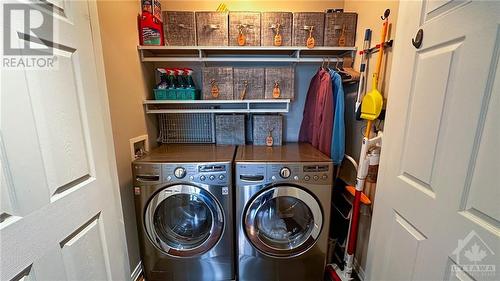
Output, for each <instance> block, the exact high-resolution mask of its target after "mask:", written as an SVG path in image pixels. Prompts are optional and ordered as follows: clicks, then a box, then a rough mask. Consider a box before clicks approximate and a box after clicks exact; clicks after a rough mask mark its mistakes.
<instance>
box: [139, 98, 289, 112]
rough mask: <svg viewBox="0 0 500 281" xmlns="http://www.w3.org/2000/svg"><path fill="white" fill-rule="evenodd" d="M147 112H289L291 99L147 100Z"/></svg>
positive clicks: (145, 103) (145, 104)
mask: <svg viewBox="0 0 500 281" xmlns="http://www.w3.org/2000/svg"><path fill="white" fill-rule="evenodd" d="M144 106H145V108H146V113H148V114H158V113H287V112H288V111H289V109H290V99H274V100H273V99H265V100H145V101H144Z"/></svg>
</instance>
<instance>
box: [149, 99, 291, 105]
mask: <svg viewBox="0 0 500 281" xmlns="http://www.w3.org/2000/svg"><path fill="white" fill-rule="evenodd" d="M143 103H144V104H179V105H182V104H199V103H201V104H221V103H229V104H248V103H251V104H267V103H290V99H275V100H272V99H265V100H145V101H144V102H143Z"/></svg>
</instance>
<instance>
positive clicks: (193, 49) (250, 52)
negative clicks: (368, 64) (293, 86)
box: [137, 45, 356, 63]
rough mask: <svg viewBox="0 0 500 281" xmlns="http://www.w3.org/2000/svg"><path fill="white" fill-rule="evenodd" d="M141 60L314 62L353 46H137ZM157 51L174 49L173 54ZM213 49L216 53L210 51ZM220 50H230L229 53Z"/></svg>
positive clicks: (352, 48)
mask: <svg viewBox="0 0 500 281" xmlns="http://www.w3.org/2000/svg"><path fill="white" fill-rule="evenodd" d="M137 49H138V50H139V52H140V56H141V61H143V62H255V61H259V62H282V63H309V62H312V63H315V62H322V61H323V58H324V57H331V61H333V62H336V61H339V60H342V59H341V58H338V57H337V56H339V55H345V54H348V53H351V56H354V54H355V52H356V47H315V48H312V49H309V48H307V47H300V46H284V47H264V46H255V47H249V46H247V47H235V46H140V45H139V46H137ZM159 51H178V52H177V53H175V52H172V53H168V52H162V53H160V52H159ZM211 51H216V52H217V53H216V54H214V53H211ZM220 51H228V52H231V53H229V54H224V53H220Z"/></svg>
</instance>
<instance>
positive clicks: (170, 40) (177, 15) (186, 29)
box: [162, 11, 196, 46]
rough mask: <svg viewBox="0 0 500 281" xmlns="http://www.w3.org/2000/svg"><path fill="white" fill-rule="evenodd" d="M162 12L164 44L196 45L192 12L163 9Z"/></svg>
mask: <svg viewBox="0 0 500 281" xmlns="http://www.w3.org/2000/svg"><path fill="white" fill-rule="evenodd" d="M162 14H163V29H164V34H165V45H167V46H194V45H196V38H195V34H196V26H195V21H194V12H175V11H164V12H163V13H162Z"/></svg>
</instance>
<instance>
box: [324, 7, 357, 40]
mask: <svg viewBox="0 0 500 281" xmlns="http://www.w3.org/2000/svg"><path fill="white" fill-rule="evenodd" d="M357 21H358V14H356V13H327V14H326V16H325V46H333V47H336V46H339V39H340V36H341V35H342V29H344V32H345V34H344V35H345V46H346V47H353V46H354V44H355V43H356V25H357Z"/></svg>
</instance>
